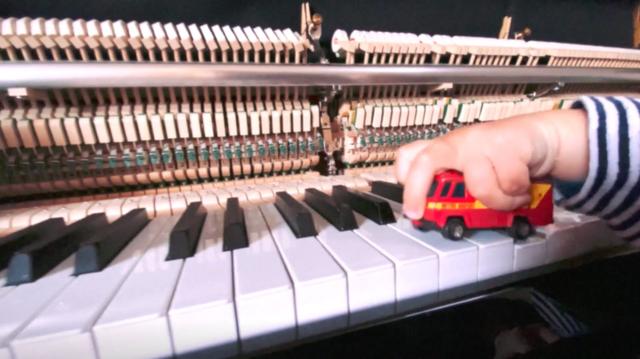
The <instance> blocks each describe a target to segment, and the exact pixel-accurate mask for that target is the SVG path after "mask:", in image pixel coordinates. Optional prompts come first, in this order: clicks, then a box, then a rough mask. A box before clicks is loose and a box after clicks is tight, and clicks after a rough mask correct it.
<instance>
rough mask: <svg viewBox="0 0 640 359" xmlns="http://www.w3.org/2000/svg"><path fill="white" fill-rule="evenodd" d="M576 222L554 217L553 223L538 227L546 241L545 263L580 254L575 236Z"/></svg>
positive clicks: (580, 250) (578, 243)
mask: <svg viewBox="0 0 640 359" xmlns="http://www.w3.org/2000/svg"><path fill="white" fill-rule="evenodd" d="M577 226H578V225H577V223H576V222H573V221H564V220H559V219H558V218H555V219H554V223H552V224H549V225H546V226H542V227H538V228H537V231H538V232H540V233H543V234H544V235H545V237H546V242H547V264H549V263H554V262H559V261H562V260H565V259H568V258H572V257H575V256H577V255H578V254H580V252H582V249H581V248H580V242H579V240H578V238H577V236H576V228H577Z"/></svg>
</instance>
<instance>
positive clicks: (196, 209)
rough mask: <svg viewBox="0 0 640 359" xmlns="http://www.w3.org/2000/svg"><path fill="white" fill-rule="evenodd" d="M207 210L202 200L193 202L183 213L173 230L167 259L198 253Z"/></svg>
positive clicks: (181, 257) (186, 256) (182, 257)
mask: <svg viewBox="0 0 640 359" xmlns="http://www.w3.org/2000/svg"><path fill="white" fill-rule="evenodd" d="M206 216H207V211H206V210H205V208H204V206H202V202H193V203H191V204H189V206H188V207H187V209H186V210H185V211H184V213H182V216H180V219H179V220H178V223H176V225H175V226H174V227H173V229H172V230H171V235H170V237H169V253H168V254H167V260H168V261H169V260H173V259H184V258H188V257H192V256H193V255H194V254H195V253H196V247H197V245H198V239H200V232H201V231H202V224H203V223H204V219H205V217H206Z"/></svg>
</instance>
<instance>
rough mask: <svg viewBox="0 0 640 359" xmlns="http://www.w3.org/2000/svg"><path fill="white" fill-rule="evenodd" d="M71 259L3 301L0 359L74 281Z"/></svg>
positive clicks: (19, 288)
mask: <svg viewBox="0 0 640 359" xmlns="http://www.w3.org/2000/svg"><path fill="white" fill-rule="evenodd" d="M74 260H75V256H73V255H72V256H70V257H69V258H67V259H66V260H64V261H62V262H61V263H60V264H58V265H57V266H56V267H55V268H54V269H53V270H51V271H50V272H49V273H47V274H46V275H44V276H43V277H42V278H40V279H38V280H36V281H35V282H31V283H27V284H22V285H20V286H17V287H16V288H14V289H13V290H11V291H10V292H9V293H7V294H6V295H4V296H2V298H0V318H2V320H0V357H2V355H3V354H2V352H3V351H5V353H6V352H8V348H6V347H7V346H8V345H9V343H10V341H11V340H12V339H13V338H14V337H15V336H16V335H17V334H18V333H19V332H20V330H21V329H22V328H24V327H25V326H26V325H27V324H28V323H29V322H30V321H31V320H32V319H33V318H34V316H36V315H37V314H38V313H39V312H40V311H41V310H42V309H43V308H44V307H45V306H46V305H47V304H49V303H50V302H51V300H53V299H54V298H55V297H56V295H58V293H60V291H61V290H62V289H64V288H65V287H66V286H67V285H69V283H71V281H72V280H73V278H74V277H73V276H72V273H73V265H74Z"/></svg>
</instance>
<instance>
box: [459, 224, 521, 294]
mask: <svg viewBox="0 0 640 359" xmlns="http://www.w3.org/2000/svg"><path fill="white" fill-rule="evenodd" d="M465 239H466V240H467V241H469V242H470V243H473V244H475V245H476V246H477V247H478V282H482V281H487V282H485V283H483V285H485V286H486V285H489V284H490V285H495V284H496V283H502V281H504V279H505V278H506V277H505V276H506V275H508V274H510V273H511V272H512V271H513V254H514V249H513V244H514V243H513V238H511V237H509V236H508V235H506V234H504V233H499V232H496V231H490V230H480V231H473V232H471V233H470V235H469V236H468V237H467V238H465ZM498 277H501V278H500V279H499V280H500V282H496V281H492V280H490V279H493V278H498Z"/></svg>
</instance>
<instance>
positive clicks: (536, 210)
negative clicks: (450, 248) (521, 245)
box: [413, 171, 553, 240]
mask: <svg viewBox="0 0 640 359" xmlns="http://www.w3.org/2000/svg"><path fill="white" fill-rule="evenodd" d="M530 191H531V202H530V203H529V204H528V205H526V206H524V207H521V208H518V209H516V210H513V211H497V210H493V209H490V208H487V207H486V206H485V205H483V204H482V203H480V201H478V200H477V199H475V198H473V197H472V196H471V195H470V194H469V192H468V191H467V190H466V188H465V184H464V178H463V177H462V174H460V173H459V172H455V171H447V172H443V173H441V174H438V175H436V177H435V179H434V181H433V184H432V185H431V188H430V189H429V193H428V194H427V203H426V205H425V209H424V215H423V217H422V219H419V220H414V221H413V225H414V226H415V227H416V228H419V229H421V230H431V229H439V230H440V231H441V232H442V235H443V236H444V237H445V238H449V239H452V240H460V239H462V238H463V237H464V236H465V233H466V231H467V229H507V230H508V232H509V235H510V236H511V237H513V238H514V239H525V238H527V237H529V236H530V235H531V234H532V233H533V232H534V229H533V226H543V225H546V224H550V223H552V222H553V198H552V192H553V191H552V190H551V184H550V183H548V182H543V181H538V182H534V183H532V185H531V189H530Z"/></svg>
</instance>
